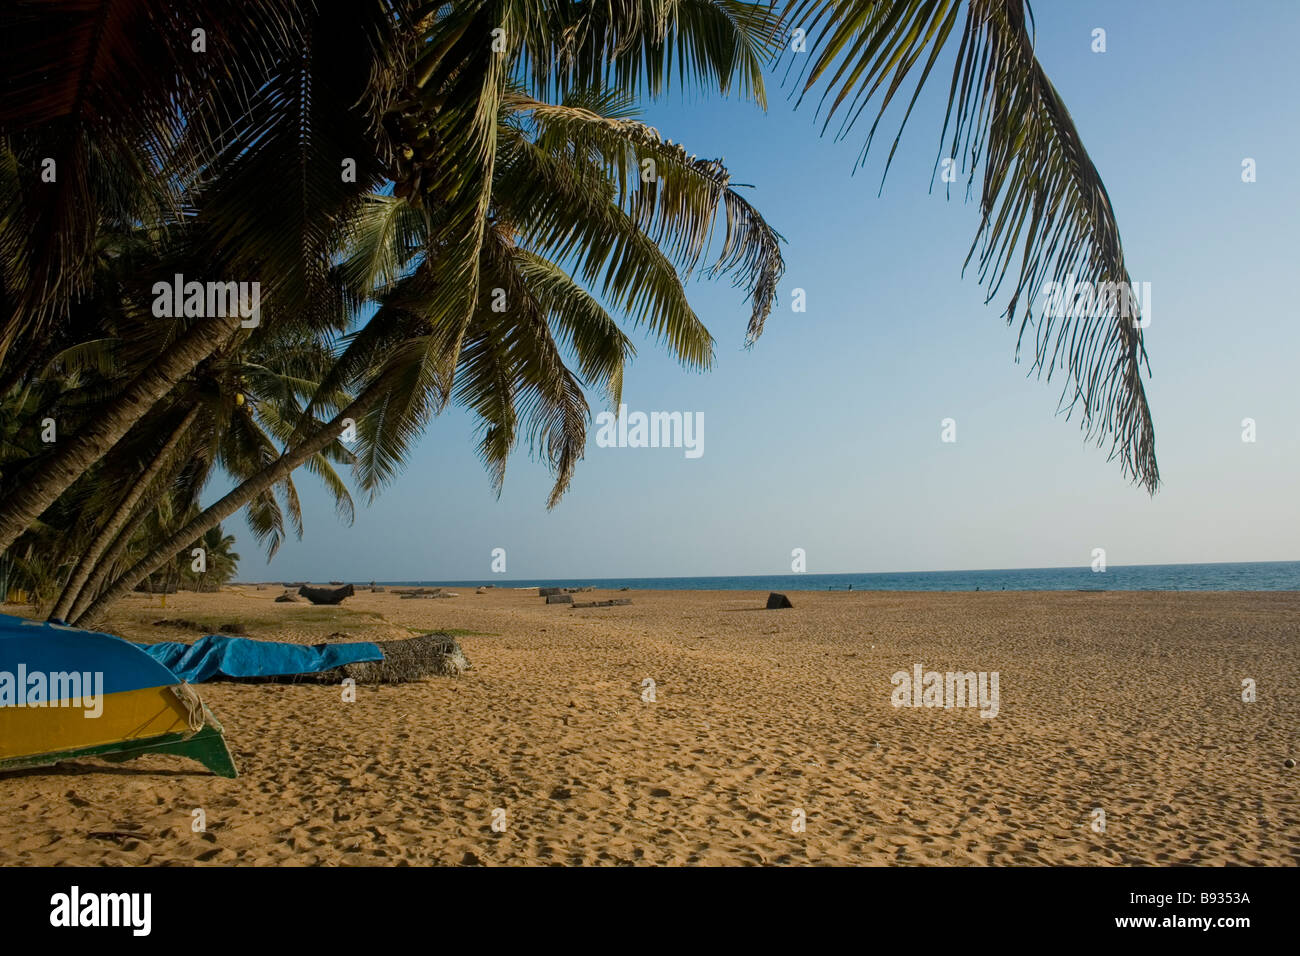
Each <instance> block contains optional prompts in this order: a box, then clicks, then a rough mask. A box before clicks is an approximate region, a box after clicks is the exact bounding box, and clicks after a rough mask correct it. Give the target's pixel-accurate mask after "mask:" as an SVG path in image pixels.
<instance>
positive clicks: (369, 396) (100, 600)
mask: <svg viewBox="0 0 1300 956" xmlns="http://www.w3.org/2000/svg"><path fill="white" fill-rule="evenodd" d="M399 372H400V370H390V371H388V372H386V373H384V374H383V375H381V376H380V377H379V378H377V379H376V380H375V381H374V383H372V384H371V385H370V386H368V387H367V388H366V389H365V390H364V391H363V392H362V393H361V394H360V395H358V396H357V397H356V398H355V399H354V400H353V401H352V403H351V404H350V405H348V407H347V408H345V409H343V411H341V412H339V413H338V415H336V416H335V417H334V420H333V421H331V422H330V423H329V424H328V425H325V426H323V427H322V428H319V429H317V430H316V431H315V432H310V433H308V435H307V436H306V437H305V438H303V439H302V441H301V442H300V443H299V444H298V446H297V447H296V448H293V449H290V450H286V451H285V453H284V454H283V455H281V456H280V457H279V458H277V459H276V460H275V461H274V462H272V463H271V464H269V465H267V466H266V467H265V468H263V469H262V470H261V471H259V472H258V473H257V474H256V475H254V476H253V477H252V478H249V479H248V480H247V481H245V482H244V483H243V484H242V485H240V486H239V487H237V488H235V489H234V490H233V491H231V492H230V493H229V494H227V495H226V496H225V497H224V498H222V499H221V500H220V501H218V502H216V503H215V504H213V505H212V506H211V507H209V508H208V509H207V510H206V511H204V512H203V513H202V514H200V515H199V516H198V517H196V518H195V519H194V520H193V521H191V522H190V523H189V524H187V525H185V527H183V528H181V529H180V530H179V531H177V532H176V533H175V534H173V535H172V536H171V537H170V538H168V539H167V540H166V541H164V542H163V543H162V544H160V545H158V546H157V547H156V548H154V550H153V552H152V553H151V554H150V555H149V556H148V557H146V558H143V559H142V560H140V561H138V562H136V564H135V566H134V567H132V568H131V570H129V571H127V572H126V573H125V574H123V575H122V576H121V577H120V578H118V579H117V580H116V581H114V582H113V584H112V586H111V587H109V588H108V589H106V590H105V591H104V593H103V594H101V595H100V596H99V597H97V598H96V599H95V601H94V603H93V604H91V605H90V606H89V607H88V608H86V610H85V611H84V612H83V613H81V614H79V615H76V616H75V617H74V619H73V622H72V623H74V624H78V625H81V626H85V625H87V624H90V623H93V622H94V621H96V620H98V619H99V617H100V616H102V615H103V613H104V611H105V610H106V609H107V608H108V606H109V605H110V604H112V603H113V602H115V601H117V600H119V599H121V598H122V597H124V596H126V595H127V594H129V593H130V592H131V589H132V588H133V587H135V586H136V585H137V584H139V583H140V581H142V580H143V579H144V578H145V577H146V576H147V575H149V574H150V573H151V572H153V571H155V570H156V569H157V568H159V567H160V566H161V565H162V564H163V563H165V562H166V561H167V559H168V558H170V557H172V556H174V555H175V554H176V553H177V552H179V551H180V550H182V549H183V548H185V547H187V546H189V545H190V544H192V543H193V542H194V541H196V540H197V539H198V538H200V537H201V536H202V535H204V534H206V533H207V532H208V531H209V530H210V529H212V528H215V527H216V526H217V525H218V524H220V523H221V522H222V521H224V520H225V519H226V518H229V517H230V516H231V515H232V514H234V513H235V512H236V511H238V510H239V509H240V508H242V507H244V505H246V504H248V503H249V502H250V501H252V500H253V499H254V498H255V497H257V496H258V495H259V494H261V493H262V492H263V491H265V490H266V489H267V488H270V487H272V486H273V485H275V484H276V483H277V482H280V481H283V480H284V479H285V478H287V477H289V475H290V474H292V473H293V470H294V469H295V468H297V467H298V466H299V465H301V464H302V463H303V462H305V461H307V459H309V458H311V456H312V455H315V454H317V453H318V452H319V451H320V450H321V449H323V448H324V447H325V446H326V445H328V444H329V443H330V442H332V441H334V440H335V439H336V438H338V436H339V435H340V434H341V433H342V431H343V427H344V426H343V422H344V420H345V419H349V418H351V419H354V420H355V419H359V418H360V417H361V416H362V415H364V414H365V413H366V412H367V411H368V410H369V409H370V408H371V406H373V405H374V404H375V403H376V402H378V401H379V399H380V397H381V396H382V395H383V393H384V391H385V390H386V389H387V387H388V384H389V382H390V381H391V380H392V379H393V378H394V377H395V376H396V374H398V373H399Z"/></svg>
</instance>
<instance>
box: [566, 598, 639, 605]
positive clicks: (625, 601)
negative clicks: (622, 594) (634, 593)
mask: <svg viewBox="0 0 1300 956" xmlns="http://www.w3.org/2000/svg"><path fill="white" fill-rule="evenodd" d="M631 603H632V599H631V598H618V599H616V600H613V601H579V602H577V603H575V604H574V605H573V606H574V607H621V606H622V605H624V604H631Z"/></svg>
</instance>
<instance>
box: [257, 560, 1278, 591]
mask: <svg viewBox="0 0 1300 956" xmlns="http://www.w3.org/2000/svg"><path fill="white" fill-rule="evenodd" d="M247 583H249V584H253V583H259V582H247ZM261 583H267V582H261ZM312 583H321V582H312ZM351 583H353V584H368V583H370V582H368V581H355V580H354V581H352V582H351ZM375 583H376V584H378V585H382V586H384V587H461V588H470V587H474V588H477V587H484V586H488V585H491V586H493V587H498V588H506V589H509V588H520V589H522V588H535V587H595V588H600V589H615V590H616V589H619V588H629V589H631V590H640V591H828V590H829V591H848V590H853V591H1001V590H1005V591H1296V590H1300V561H1247V562H1232V563H1211V564H1133V565H1111V566H1108V567H1107V568H1106V570H1105V571H1093V570H1092V568H1091V567H1089V566H1087V565H1083V566H1078V567H1069V568H1007V569H1001V570H978V571H890V572H862V573H833V574H814V573H810V572H805V573H802V574H747V575H703V576H685V577H614V578H598V577H588V578H538V577H532V578H514V579H512V578H501V577H496V578H471V579H464V580H454V581H453V580H449V579H425V580H405V581H380V580H378V579H376V581H375Z"/></svg>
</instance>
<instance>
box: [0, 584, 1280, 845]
mask: <svg viewBox="0 0 1300 956" xmlns="http://www.w3.org/2000/svg"><path fill="white" fill-rule="evenodd" d="M456 590H457V593H458V596H457V597H455V598H451V599H446V600H402V599H400V598H399V597H398V596H397V595H395V594H393V593H392V592H391V591H389V592H386V593H382V594H375V593H371V592H369V591H364V590H363V591H358V593H357V594H356V596H355V597H353V598H349V599H348V600H347V601H346V602H345V603H344V604H343V605H342V606H341V607H335V608H323V607H321V608H315V607H311V606H309V605H306V604H275V603H273V601H274V598H275V597H276V596H277V595H278V594H280V593H281V591H282V588H280V587H278V586H276V587H267V588H266V589H264V590H258V589H256V588H254V587H251V586H246V587H238V588H228V589H226V590H225V591H223V592H222V593H220V594H207V595H195V594H179V595H171V596H169V597H168V598H167V607H166V609H165V610H163V609H160V608H159V599H158V598H156V597H154V598H148V597H146V596H144V595H134V596H132V597H131V598H129V599H128V600H126V601H124V602H123V603H122V604H121V605H120V606H119V607H118V609H117V610H116V612H115V613H114V615H113V617H112V618H111V619H110V620H109V621H108V622H107V625H106V627H107V629H108V630H111V631H113V632H115V633H119V634H122V635H123V636H126V637H130V638H132V639H137V640H168V639H178V638H179V639H183V640H192V639H193V638H194V637H196V636H197V633H196V632H194V631H186V630H182V629H176V628H169V627H157V626H154V625H153V623H152V622H154V621H157V620H161V619H168V618H188V619H191V620H194V621H197V622H199V623H200V624H202V625H203V626H204V627H208V628H212V629H215V628H216V627H217V626H218V625H220V624H222V623H242V624H243V625H244V626H245V628H246V629H247V631H248V633H249V634H250V636H254V637H260V638H267V639H278V640H293V641H301V642H308V643H314V642H319V641H323V640H349V639H352V640H364V639H392V638H394V637H401V636H407V635H410V634H412V633H419V632H423V631H429V630H435V629H448V628H454V629H461V630H465V631H471V632H475V633H472V634H466V635H462V636H460V637H459V640H460V641H461V644H462V646H463V647H464V649H465V651H466V653H467V655H468V656H469V659H470V661H471V662H472V663H473V665H474V669H473V670H472V671H470V672H469V673H467V674H466V675H464V676H463V677H461V678H459V679H451V678H429V679H426V680H422V681H419V682H416V683H411V684H406V685H401V686H378V687H374V686H361V687H358V688H357V694H356V696H357V699H356V701H355V702H354V703H346V702H344V701H343V699H342V697H343V694H342V693H341V690H340V688H339V687H337V686H330V685H325V686H322V685H312V684H299V685H279V684H229V683H224V684H223V683H216V684H205V685H202V686H201V687H200V690H201V692H202V695H203V697H204V699H205V700H206V701H207V703H208V704H209V706H210V707H211V708H212V709H213V711H214V712H215V713H216V714H217V716H218V717H219V719H220V720H221V721H222V723H223V724H224V725H225V729H226V737H227V740H228V742H229V744H230V748H231V751H232V753H233V754H234V757H235V761H236V763H237V764H238V766H239V769H240V777H239V778H238V779H236V780H225V779H221V778H217V777H214V776H212V775H210V774H208V773H207V772H206V771H204V770H203V769H202V768H201V767H199V766H198V765H197V764H195V763H192V762H190V761H188V760H184V759H182V758H175V757H156V756H155V757H146V758H142V759H140V760H137V761H134V762H131V763H126V764H120V765H118V764H109V763H106V762H103V761H98V760H93V759H84V760H78V761H74V762H70V763H67V764H62V765H59V766H57V767H54V768H46V769H41V770H29V771H19V772H15V773H9V774H5V775H0V864H4V865H12V864H101V863H102V864H119V865H128V864H162V863H193V862H201V863H214V864H268V863H269V864H420V865H424V864H460V863H483V864H489V865H493V864H497V865H499V864H570V863H579V864H809V863H816V864H908V865H916V864H943V865H947V864H976V865H983V864H1044V863H1047V864H1061V863H1064V864H1121V865H1123V864H1224V863H1245V864H1287V865H1295V864H1296V863H1297V862H1300V802H1298V801H1297V796H1296V789H1297V788H1296V785H1297V782H1298V781H1300V770H1295V769H1287V768H1285V767H1284V764H1283V761H1284V760H1286V759H1287V758H1295V757H1300V753H1298V752H1297V751H1298V750H1300V747H1297V740H1296V731H1297V726H1300V719H1298V718H1300V683H1298V682H1300V640H1297V634H1298V633H1300V594H1297V593H1286V592H1273V593H1125V592H1098V593H1087V592H1084V593H1077V592H1037V593H1013V592H996V593H989V592H980V593H969V592H968V593H894V592H852V593H844V592H834V593H826V592H790V597H791V599H792V600H793V602H794V608H793V609H791V610H773V611H767V610H763V609H762V608H763V604H764V601H765V599H766V597H767V595H766V592H763V593H758V592H741V591H687V592H654V591H630V592H626V593H618V592H604V591H597V592H594V593H592V594H583V595H579V596H577V599H578V600H587V599H593V600H604V599H609V598H629V597H630V598H631V599H632V600H633V602H634V603H633V604H632V605H630V606H626V607H606V608H594V609H582V610H571V609H570V608H569V607H568V606H566V605H550V606H548V605H546V604H544V603H543V601H542V599H540V598H538V597H537V596H536V593H537V592H536V591H535V590H529V591H515V590H510V589H505V588H498V589H495V590H492V591H489V592H488V593H485V594H476V593H475V591H474V589H473V588H463V589H456ZM28 610H30V609H24V608H16V607H14V606H9V607H7V608H5V611H6V613H24V612H26V611H28ZM331 635H334V636H333V637H331ZM918 663H919V664H921V665H922V666H923V668H924V669H925V670H936V671H949V670H955V671H985V672H992V671H997V672H998V674H999V690H1000V700H999V710H998V714H997V716H996V717H994V718H992V719H985V718H982V717H981V716H980V713H979V710H978V708H969V707H967V708H952V709H945V708H929V709H927V708H908V707H894V706H893V705H892V704H891V694H892V693H893V692H894V686H893V684H892V683H891V675H893V674H894V673H895V672H897V671H900V670H902V671H907V672H909V673H910V672H911V671H912V669H913V666H914V665H915V664H918ZM646 678H650V679H652V680H653V681H654V683H655V687H654V690H655V697H656V700H655V701H653V702H648V701H643V700H642V695H643V681H644V680H645V679H646ZM1245 678H1251V679H1253V680H1254V681H1255V682H1256V684H1257V687H1258V691H1257V693H1258V699H1257V700H1256V701H1255V702H1254V703H1245V702H1243V701H1242V681H1243V679H1245ZM498 808H499V809H500V810H503V811H504V816H503V817H502V816H501V815H500V814H498V815H497V819H498V820H499V821H500V822H499V824H498V829H500V828H501V823H504V831H503V832H497V831H496V830H494V829H493V821H494V815H493V814H494V810H496V809H498ZM1097 809H1100V810H1102V811H1104V814H1105V818H1104V822H1105V829H1104V832H1096V830H1095V829H1094V827H1095V826H1096V825H1097V824H1098V823H1099V822H1100V818H1099V817H1098V816H1097V815H1096V814H1095V812H1094V811H1095V810H1097ZM195 810H201V811H202V813H203V816H204V817H205V818H206V829H205V830H204V831H203V832H194V828H193V826H192V821H193V820H194V819H195V815H194V811H195ZM799 812H802V819H804V820H805V821H806V824H805V827H806V828H805V829H804V831H803V832H796V830H797V827H796V826H794V824H797V823H798V822H799V820H800V819H801V817H800V816H799Z"/></svg>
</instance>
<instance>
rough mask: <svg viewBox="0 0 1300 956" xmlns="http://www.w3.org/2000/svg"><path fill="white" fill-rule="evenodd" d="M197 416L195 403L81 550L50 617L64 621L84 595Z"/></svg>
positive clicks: (197, 407)
mask: <svg viewBox="0 0 1300 956" xmlns="http://www.w3.org/2000/svg"><path fill="white" fill-rule="evenodd" d="M198 416H199V406H198V405H195V406H194V407H193V408H191V409H190V410H189V412H188V413H186V415H185V417H184V418H183V419H181V423H180V424H179V425H177V426H176V428H175V429H174V430H173V431H172V433H171V434H170V435H169V436H168V437H167V441H166V442H165V443H164V444H163V446H162V448H160V449H159V450H158V454H156V455H155V456H154V457H153V460H152V461H151V462H149V466H148V467H147V468H145V470H144V472H143V473H142V474H141V475H139V476H138V477H136V478H135V479H134V482H133V484H132V485H131V487H130V489H129V490H128V491H127V493H126V494H125V495H124V496H123V498H122V500H121V501H119V502H118V504H117V508H116V509H114V511H113V514H112V515H111V516H110V517H109V519H108V521H107V522H105V523H104V525H103V527H101V528H100V529H99V533H98V534H96V535H95V538H94V540H93V541H91V542H90V544H89V546H87V547H86V549H85V550H84V551H83V552H82V554H81V560H79V561H78V562H77V566H76V567H75V568H73V570H72V574H70V575H69V576H68V583H67V584H66V585H65V586H64V588H63V593H62V594H60V595H59V599H58V600H57V601H56V602H55V603H54V609H53V610H51V611H50V617H51V619H59V620H62V619H63V618H65V617H67V615H68V612H69V611H70V610H71V609H72V607H73V604H74V603H75V602H76V600H77V598H78V596H79V595H80V594H81V590H82V587H83V586H84V585H85V583H86V580H87V579H88V578H89V577H90V573H91V570H92V569H93V568H94V567H95V562H97V561H98V560H99V559H100V557H101V556H102V555H103V553H104V551H105V550H107V549H108V547H109V545H111V544H112V543H113V542H114V541H115V540H116V539H117V535H118V532H120V531H121V530H122V529H123V528H124V527H125V526H126V523H127V522H128V521H129V520H130V519H131V514H132V513H133V512H134V510H135V506H136V505H137V504H139V502H140V499H141V498H143V497H144V494H145V492H146V491H148V490H149V487H150V485H152V484H153V480H154V479H155V478H157V477H158V474H159V472H161V471H162V470H163V469H164V468H165V467H166V466H167V463H168V462H169V461H170V460H171V457H172V452H174V451H175V450H176V447H177V446H178V445H179V444H180V443H181V440H182V439H183V438H184V437H185V433H186V432H188V431H189V429H190V426H191V425H193V424H194V419H196V418H198Z"/></svg>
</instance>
